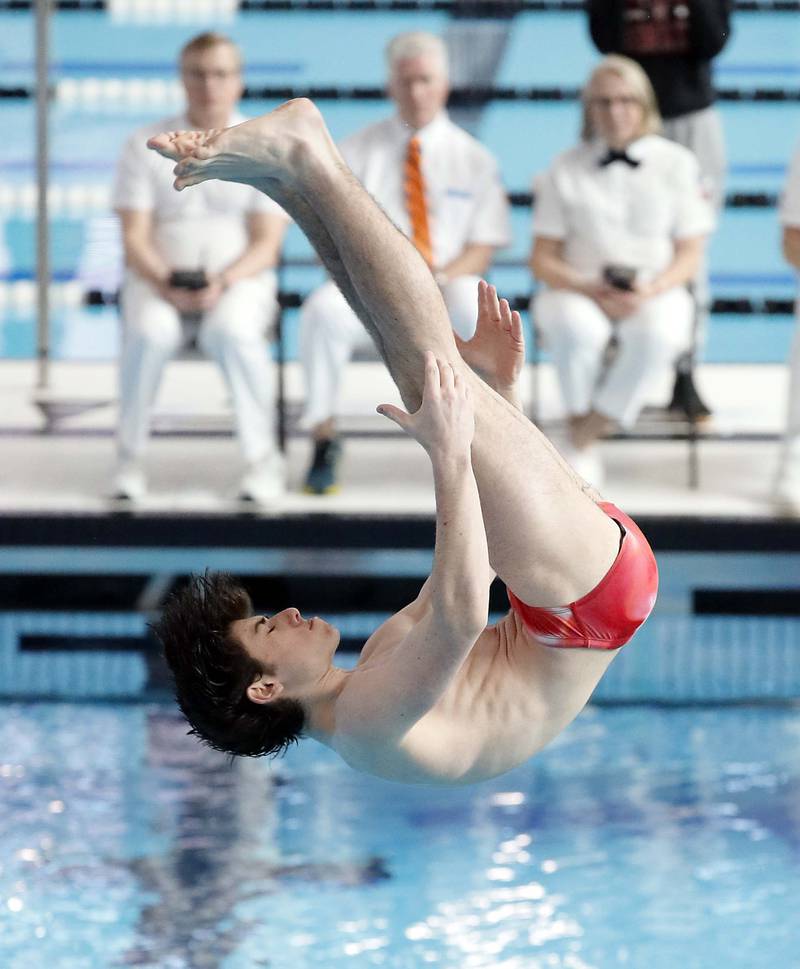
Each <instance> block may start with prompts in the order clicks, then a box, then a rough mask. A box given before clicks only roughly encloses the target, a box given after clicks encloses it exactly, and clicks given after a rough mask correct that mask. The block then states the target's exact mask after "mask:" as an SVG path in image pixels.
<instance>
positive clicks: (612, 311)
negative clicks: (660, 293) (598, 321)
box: [592, 283, 646, 320]
mask: <svg viewBox="0 0 800 969" xmlns="http://www.w3.org/2000/svg"><path fill="white" fill-rule="evenodd" d="M592 298H593V299H594V301H595V302H596V303H597V305H598V306H599V307H600V309H601V310H602V311H603V312H604V313H605V314H606V316H607V317H608V318H609V319H611V320H624V319H626V317H628V316H633V314H634V313H635V312H636V311H637V310H638V309H639V307H640V306H641V305H642V303H643V302H644V301H645V299H646V297H645V295H644V294H643V293H642V292H640V291H639V290H635V289H632V290H627V289H617V287H616V286H608V285H606V284H604V283H602V284H598V287H597V290H596V292H595V295H594V296H593V297H592Z"/></svg>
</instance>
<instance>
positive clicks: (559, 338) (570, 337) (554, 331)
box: [531, 290, 611, 351]
mask: <svg viewBox="0 0 800 969" xmlns="http://www.w3.org/2000/svg"><path fill="white" fill-rule="evenodd" d="M531 314H532V318H533V320H534V322H535V325H536V327H537V328H538V329H540V330H541V331H542V333H543V334H544V335H545V336H546V337H547V338H548V341H549V342H558V343H562V344H564V345H566V346H574V347H575V348H576V349H578V348H580V349H590V350H594V351H600V350H602V349H603V348H604V347H605V345H606V344H607V343H608V341H609V339H610V337H611V323H610V321H609V320H608V317H606V315H605V314H604V313H603V312H602V310H601V309H600V307H599V306H598V305H597V304H596V303H595V302H594V300H591V299H589V297H588V296H584V295H583V294H582V293H574V292H569V291H567V290H557V291H555V290H546V291H544V292H542V293H538V294H537V295H536V296H535V297H534V299H533V300H532V301H531Z"/></svg>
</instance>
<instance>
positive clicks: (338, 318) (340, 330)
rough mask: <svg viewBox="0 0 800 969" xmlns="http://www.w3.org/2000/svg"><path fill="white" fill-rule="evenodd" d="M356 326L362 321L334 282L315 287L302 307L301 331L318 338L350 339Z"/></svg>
mask: <svg viewBox="0 0 800 969" xmlns="http://www.w3.org/2000/svg"><path fill="white" fill-rule="evenodd" d="M354 326H358V327H360V323H359V322H358V319H357V317H356V315H355V313H354V312H353V310H352V309H351V308H350V306H349V305H348V303H347V301H346V300H345V298H344V296H342V294H341V293H340V292H339V290H338V289H337V288H336V287H335V286H334V285H333V283H325V284H324V285H322V286H320V287H318V288H317V289H315V290H314V291H313V292H311V293H310V294H309V295H308V297H307V298H306V300H305V301H304V303H303V305H302V306H301V307H300V329H301V333H303V332H305V333H308V334H314V335H315V337H316V338H317V339H319V338H325V339H331V340H342V341H345V340H348V339H349V338H350V333H351V331H352V329H353V328H354Z"/></svg>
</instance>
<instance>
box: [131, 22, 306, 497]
mask: <svg viewBox="0 0 800 969" xmlns="http://www.w3.org/2000/svg"><path fill="white" fill-rule="evenodd" d="M180 65H181V78H182V80H183V86H184V88H185V90H186V101H187V108H186V114H185V115H184V116H181V117H177V118H171V119H167V120H166V121H165V120H162V121H159V122H158V123H157V124H154V125H148V126H147V127H146V128H143V129H140V130H139V131H136V132H134V134H133V135H132V136H131V138H130V139H129V140H128V142H127V144H126V146H125V149H124V150H123V153H122V156H121V158H120V161H119V165H118V170H117V179H116V185H115V188H114V207H115V209H116V210H117V212H118V213H119V216H120V219H121V222H122V240H123V246H124V249H125V262H126V274H125V279H124V283H123V286H122V293H121V312H122V323H123V334H122V356H121V359H120V376H119V383H120V387H119V393H120V412H119V426H118V434H117V448H118V466H117V471H116V475H115V480H114V485H113V490H114V494H115V495H116V496H117V497H120V498H127V499H132V500H135V499H139V498H141V497H143V495H144V494H145V490H146V479H145V474H144V469H143V467H142V458H143V455H144V449H145V446H146V443H147V434H148V423H149V420H150V412H151V409H152V406H153V403H154V401H155V398H156V394H157V392H158V386H159V383H160V381H161V375H162V373H163V370H164V366H165V364H166V363H167V361H168V360H169V359H170V357H172V356H173V355H174V354H175V353H176V352H177V351H178V349H179V348H180V347H181V346H182V344H184V343H185V342H187V339H188V336H189V333H188V330H189V328H190V327H192V326H194V325H198V324H199V331H198V343H199V345H200V347H201V349H202V350H203V351H204V352H205V353H206V354H207V355H208V356H210V357H212V358H213V359H214V360H216V362H217V363H218V364H219V366H220V367H221V369H222V372H223V374H224V376H225V379H226V382H227V384H228V388H229V391H230V395H231V399H232V401H233V408H234V412H235V415H236V425H237V430H238V434H239V440H240V443H241V447H242V451H243V453H244V459H245V464H246V467H245V471H244V475H243V477H242V480H241V485H240V493H241V496H242V497H244V498H246V499H250V500H253V501H256V502H260V503H268V502H270V501H271V500H272V499H274V498H276V497H277V496H279V495H280V494H281V493H282V491H283V489H284V471H283V461H282V457H281V455H280V452H279V451H278V449H277V447H276V441H275V433H274V428H273V423H274V417H273V412H274V401H273V392H272V386H271V383H272V382H271V377H270V367H269V360H268V353H267V346H266V335H267V331H268V329H269V327H270V324H271V323H272V321H273V320H274V318H275V313H276V310H277V304H276V301H275V295H276V290H277V281H276V275H275V272H274V267H275V264H276V263H277V260H278V254H279V251H280V245H281V240H282V238H283V233H284V230H285V227H286V224H287V220H286V217H285V215H284V213H282V212H281V210H280V209H279V208H278V206H277V205H275V203H274V202H272V200H271V199H269V198H267V197H266V196H265V195H264V194H263V193H261V192H257V191H256V190H255V189H253V188H250V187H248V186H245V185H219V184H217V185H205V186H203V188H202V189H200V191H199V192H198V193H197V194H195V195H193V196H192V197H189V196H180V195H176V193H175V192H174V191H173V189H172V175H171V169H170V165H169V164H168V163H167V162H166V161H164V159H162V158H159V157H158V156H157V155H154V154H153V153H152V152H148V151H147V150H146V148H145V142H146V140H147V138H148V136H149V135H152V134H155V133H157V132H159V131H163V130H164V129H165V128H169V129H174V128H186V127H201V128H224V127H227V126H228V125H231V124H238V123H239V122H240V121H244V118H243V117H242V115H241V114H239V113H238V111H237V109H236V105H237V102H238V100H239V98H240V96H241V93H242V74H241V57H240V54H239V50H238V48H237V47H236V46H235V44H234V43H233V41H231V40H229V39H228V38H227V37H224V36H223V35H221V34H213V33H210V34H201V35H199V36H198V37H195V38H194V39H193V40H191V41H189V43H187V44H186V46H185V47H184V48H183V50H182V52H181V58H180Z"/></svg>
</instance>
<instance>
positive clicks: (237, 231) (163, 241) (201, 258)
mask: <svg viewBox="0 0 800 969" xmlns="http://www.w3.org/2000/svg"><path fill="white" fill-rule="evenodd" d="M246 120H247V119H246V118H245V117H244V115H242V114H239V113H238V112H236V113H234V115H233V116H232V118H231V120H230V124H231V125H235V124H241V122H243V121H246ZM191 127H192V125H191V124H190V122H189V119H188V118H187V117H186V116H185V115H184V116H181V115H179V116H178V117H173V118H165V119H163V120H161V121H158V122H155V123H153V124H149V125H146V126H145V127H142V128H139V129H138V130H137V131H135V132H134V133H133V134H132V135H131V136H130V138H128V140H127V142H126V143H125V146H124V148H123V150H122V153H121V155H120V158H119V161H118V163H117V172H116V178H115V181H114V189H113V193H112V203H113V207H114V209H116V210H118V209H136V210H144V211H149V212H152V213H153V216H154V220H155V224H154V231H155V243H156V246H157V247H158V249H159V251H160V253H161V255H162V256H163V258H164V259H165V261H166V262H167V263H168V264H169V265H171V266H173V267H175V268H181V269H201V268H202V269H207V270H209V271H210V272H219V271H221V270H223V269H225V268H226V267H227V266H228V265H230V263H231V262H233V261H234V260H236V259H238V257H239V256H240V255H241V254H242V253H243V252H244V250H245V249H246V248H247V246H248V244H249V233H248V225H247V217H248V215H250V214H251V213H259V212H264V213H273V214H277V215H281V214H283V210H282V209H281V208H280V206H278V205H277V204H276V203H275V202H273V201H272V199H270V198H269V197H268V196H266V195H264V194H263V192H259V191H258V189H255V188H253V187H252V186H250V185H239V184H237V183H234V182H221V181H218V180H211V181H207V182H201V183H200V184H199V185H194V186H192V187H191V188H190V189H187V190H184V191H183V192H176V191H175V189H174V188H173V187H172V183H173V181H174V179H175V176H174V174H173V171H172V170H173V168H174V167H175V163H174V162H172V161H170V160H169V159H167V158H163V157H162V156H161V155H159V154H158V153H157V152H155V151H152V150H151V149H149V148H148V147H147V145H146V142H147V139H148V138H151V137H152V136H153V135H156V134H158V133H159V132H162V131H181V130H185V129H189V128H191ZM284 217H285V216H284Z"/></svg>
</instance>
